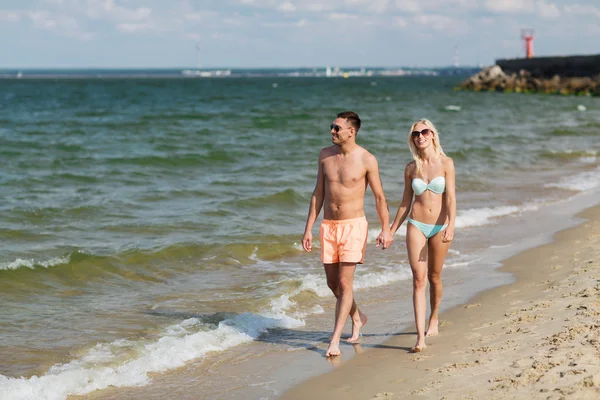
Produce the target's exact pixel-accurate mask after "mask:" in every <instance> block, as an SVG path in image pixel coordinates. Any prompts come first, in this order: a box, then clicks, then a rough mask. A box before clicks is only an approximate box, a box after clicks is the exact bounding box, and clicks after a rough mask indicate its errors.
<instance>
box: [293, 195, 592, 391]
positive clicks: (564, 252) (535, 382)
mask: <svg viewBox="0 0 600 400" xmlns="http://www.w3.org/2000/svg"><path fill="white" fill-rule="evenodd" d="M578 217H580V218H583V219H584V221H583V222H582V223H581V224H579V225H578V226H576V227H574V228H569V229H567V230H564V231H561V232H559V233H557V234H556V235H555V236H554V238H553V242H552V243H549V244H545V245H542V246H539V247H536V248H533V249H529V250H526V251H524V252H523V253H521V254H518V255H516V256H514V257H511V258H509V259H507V260H505V261H504V262H503V266H502V267H501V270H502V271H506V272H510V273H512V274H514V276H515V278H516V280H515V282H514V283H511V284H508V285H504V286H501V287H497V288H494V289H491V290H488V291H485V292H482V293H480V294H479V295H477V296H476V297H474V298H473V299H471V301H469V302H468V303H467V304H463V305H460V306H457V307H454V308H452V309H450V310H448V311H446V312H443V313H442V314H441V316H440V317H441V318H440V320H441V323H440V335H439V336H437V337H433V338H428V347H427V349H425V351H424V352H422V353H418V354H411V353H409V352H408V350H409V349H410V348H411V346H412V345H413V344H414V341H415V336H414V334H415V333H414V328H412V329H409V330H408V331H406V332H402V333H399V334H397V335H394V336H393V337H392V338H391V339H390V340H389V341H388V342H386V343H385V344H383V345H378V346H373V348H367V349H365V351H363V352H361V353H360V354H358V355H357V356H356V357H354V358H353V359H351V360H349V361H341V362H340V365H339V367H338V368H336V369H334V370H333V371H332V372H330V373H327V374H324V375H320V376H318V377H315V378H312V379H309V380H308V381H306V382H303V383H302V384H300V385H298V386H296V387H294V388H292V389H291V390H289V391H288V392H286V393H285V394H284V395H283V396H282V397H281V399H282V400H292V399H310V398H313V399H317V398H327V399H361V400H367V399H380V398H385V399H482V398H493V399H598V398H600V206H596V207H593V208H590V209H587V210H585V211H584V212H582V213H580V214H579V215H578ZM406 307H411V305H410V304H406ZM392 318H393V316H392ZM365 331H368V329H365ZM348 349H349V347H348V346H344V347H343V348H342V351H344V350H346V351H348Z"/></svg>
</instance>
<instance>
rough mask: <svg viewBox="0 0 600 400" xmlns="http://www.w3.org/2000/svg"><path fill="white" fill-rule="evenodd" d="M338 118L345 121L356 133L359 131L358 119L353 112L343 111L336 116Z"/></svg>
mask: <svg viewBox="0 0 600 400" xmlns="http://www.w3.org/2000/svg"><path fill="white" fill-rule="evenodd" d="M337 117H338V118H342V119H345V120H346V121H348V122H349V123H350V126H352V127H353V128H354V130H355V131H356V132H358V130H359V129H360V118H359V116H358V114H357V113H355V112H354V111H344V112H341V113H339V114H338V115H337Z"/></svg>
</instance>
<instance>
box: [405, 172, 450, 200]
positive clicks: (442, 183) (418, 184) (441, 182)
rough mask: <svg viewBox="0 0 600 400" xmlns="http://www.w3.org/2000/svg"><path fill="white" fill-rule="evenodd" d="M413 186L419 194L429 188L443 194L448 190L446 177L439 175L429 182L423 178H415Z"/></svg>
mask: <svg viewBox="0 0 600 400" xmlns="http://www.w3.org/2000/svg"><path fill="white" fill-rule="evenodd" d="M412 188H413V190H414V191H415V194H416V195H417V196H419V195H421V194H423V192H425V191H426V190H427V189H429V190H431V191H432V192H433V193H437V194H442V193H444V191H445V190H446V178H444V177H443V176H438V177H435V178H433V179H432V180H431V181H430V182H429V184H427V183H425V181H424V180H423V179H421V178H414V179H413V180H412Z"/></svg>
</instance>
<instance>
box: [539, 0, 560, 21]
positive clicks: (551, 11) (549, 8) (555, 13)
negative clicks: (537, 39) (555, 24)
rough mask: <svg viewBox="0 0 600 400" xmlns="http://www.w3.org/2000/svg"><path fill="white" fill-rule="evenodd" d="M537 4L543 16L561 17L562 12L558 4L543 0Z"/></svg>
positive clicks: (549, 17) (550, 17)
mask: <svg viewBox="0 0 600 400" xmlns="http://www.w3.org/2000/svg"><path fill="white" fill-rule="evenodd" d="M536 5H537V9H538V12H539V13H540V15H541V16H542V18H548V19H553V18H558V17H560V14H561V12H560V11H559V9H558V7H557V6H556V5H554V4H548V3H546V2H545V1H543V0H539V1H538V2H537V3H536Z"/></svg>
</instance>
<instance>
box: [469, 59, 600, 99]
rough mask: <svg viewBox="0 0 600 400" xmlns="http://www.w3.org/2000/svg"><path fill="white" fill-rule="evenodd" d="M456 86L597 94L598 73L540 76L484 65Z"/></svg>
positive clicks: (481, 89) (530, 91)
mask: <svg viewBox="0 0 600 400" xmlns="http://www.w3.org/2000/svg"><path fill="white" fill-rule="evenodd" d="M459 89H462V90H472V91H476V92H480V91H496V92H509V93H510V92H516V93H548V94H563V95H584V96H600V74H598V75H595V76H591V77H590V76H582V77H577V76H561V75H560V74H558V73H557V74H555V75H554V76H552V77H544V76H539V75H537V74H534V73H532V72H531V71H529V70H525V69H521V70H520V71H518V72H506V71H503V70H502V68H501V67H500V66H499V65H494V66H491V67H486V68H484V69H483V70H481V71H480V72H479V73H477V74H475V75H473V76H471V77H470V78H468V79H467V80H466V81H464V82H463V83H462V84H461V85H460V86H459Z"/></svg>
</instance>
